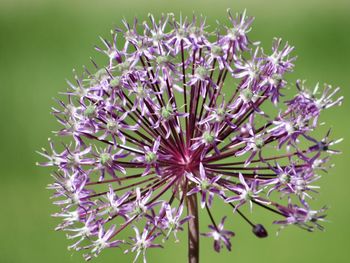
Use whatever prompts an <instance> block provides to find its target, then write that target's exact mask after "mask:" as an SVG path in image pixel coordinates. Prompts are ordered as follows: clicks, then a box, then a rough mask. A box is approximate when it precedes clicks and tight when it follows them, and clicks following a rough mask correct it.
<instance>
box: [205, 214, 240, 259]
mask: <svg viewBox="0 0 350 263" xmlns="http://www.w3.org/2000/svg"><path fill="white" fill-rule="evenodd" d="M225 220H226V216H225V217H223V218H222V219H221V222H220V224H219V225H217V226H216V225H209V229H210V232H208V233H205V234H202V235H203V236H206V237H211V238H213V239H214V250H215V251H216V252H220V250H221V248H222V246H223V245H224V246H225V247H226V248H227V250H228V251H231V242H230V238H231V237H233V236H234V235H235V233H233V232H232V231H228V230H224V223H225Z"/></svg>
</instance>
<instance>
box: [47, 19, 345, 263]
mask: <svg viewBox="0 0 350 263" xmlns="http://www.w3.org/2000/svg"><path fill="white" fill-rule="evenodd" d="M228 18H229V21H228V23H227V25H225V26H219V27H218V28H217V29H216V30H214V31H213V32H209V29H208V27H207V25H206V24H205V19H204V18H203V17H200V18H197V17H193V19H187V18H185V19H182V18H180V20H179V21H178V20H175V18H174V15H172V14H168V15H163V16H162V17H161V18H160V20H159V21H156V20H155V18H154V17H153V16H152V15H149V19H150V22H143V23H142V24H141V25H140V24H139V23H138V22H137V20H136V19H135V21H134V23H133V24H128V23H127V22H126V21H123V23H124V25H125V29H124V30H123V29H119V28H118V29H116V30H114V31H113V32H112V36H113V40H112V42H109V41H107V40H105V39H103V38H101V40H102V43H103V45H104V46H103V47H102V48H100V47H96V49H97V51H99V52H101V53H103V54H105V55H106V56H107V62H106V65H104V66H102V67H100V66H98V65H97V64H96V63H95V62H94V61H93V67H94V69H88V68H85V71H84V73H83V74H82V75H81V76H78V75H77V74H75V82H74V83H72V82H68V84H69V89H68V91H67V92H65V93H64V94H65V95H66V96H67V99H66V100H58V104H59V107H58V108H53V114H54V115H55V117H56V118H57V120H58V121H59V123H60V124H61V125H62V128H61V129H60V130H59V131H57V132H56V135H58V136H59V137H68V138H71V140H70V141H69V139H68V142H67V140H66V139H65V140H64V141H63V143H62V144H60V145H57V144H54V143H53V142H52V141H51V140H50V141H49V144H50V147H51V150H49V151H47V150H45V149H43V150H42V151H41V152H40V154H41V155H42V156H44V157H46V158H47V161H46V162H42V163H40V165H43V166H51V167H54V169H55V170H54V172H53V174H52V176H53V178H54V180H55V182H54V183H52V184H50V185H49V186H48V188H49V189H52V190H54V194H53V198H54V200H55V201H54V204H56V205H58V206H59V211H58V212H57V213H55V214H54V216H55V217H59V218H61V219H62V222H61V223H60V224H59V225H58V226H57V230H61V231H64V232H66V233H67V237H68V239H72V240H74V241H73V242H72V244H71V245H70V246H69V249H74V250H84V251H86V252H85V254H84V257H85V259H87V260H89V259H91V258H93V257H96V256H97V255H98V254H100V253H101V252H102V251H103V250H104V249H107V248H115V247H119V248H123V249H124V251H125V253H128V252H134V253H135V261H136V260H137V259H138V258H140V257H143V260H144V262H146V257H145V253H146V251H147V249H149V248H156V247H162V246H161V245H160V244H161V243H162V242H164V241H166V240H168V239H172V238H174V239H175V241H178V240H179V239H178V237H177V233H178V232H179V231H182V230H183V228H184V226H185V224H186V225H188V226H189V239H190V240H189V249H190V257H192V258H195V259H196V258H197V259H198V243H199V237H200V236H203V237H209V238H213V240H214V249H215V250H216V251H217V252H219V251H220V250H221V249H222V248H223V247H226V248H227V249H228V250H231V238H232V237H233V236H234V232H232V231H231V230H227V229H225V227H224V223H225V220H226V222H227V221H228V220H229V218H230V217H228V216H227V215H222V216H221V217H220V218H219V216H220V215H217V214H214V213H212V210H211V209H212V205H213V199H214V198H217V199H219V200H221V201H222V205H223V206H224V205H225V206H227V207H228V213H229V214H231V216H232V214H233V215H240V216H241V217H242V219H243V220H245V221H247V222H248V223H249V224H250V225H251V227H252V233H253V234H255V235H256V236H257V237H266V236H267V231H266V229H265V227H264V226H263V225H261V224H258V223H254V222H252V221H251V220H250V219H248V216H247V215H244V214H243V213H242V211H241V207H243V206H248V207H249V209H250V210H251V211H253V210H254V206H260V207H263V208H266V211H268V212H272V213H274V214H275V215H276V221H274V223H275V224H279V225H281V226H282V227H284V226H287V225H297V226H300V227H301V228H304V229H307V230H309V231H312V230H314V229H315V228H320V229H322V226H321V225H320V221H323V220H324V217H325V214H324V212H325V208H321V209H319V210H313V209H312V208H311V207H310V204H309V203H310V202H309V200H310V199H312V198H313V195H314V194H315V193H316V192H317V188H318V187H317V186H315V185H314V184H315V183H316V181H317V180H318V179H319V178H320V176H321V174H322V170H325V169H327V168H328V166H329V165H327V162H328V160H329V155H330V154H333V153H338V152H337V151H336V150H334V149H333V145H334V144H336V143H338V142H339V141H340V140H335V141H333V140H330V139H329V132H328V133H327V134H326V136H325V137H324V138H321V139H316V138H314V136H313V135H312V133H313V131H314V130H315V129H317V128H318V126H319V116H320V113H321V111H323V110H325V109H328V108H330V107H332V106H335V105H340V104H341V102H342V97H340V98H339V97H335V96H336V93H337V91H338V88H337V89H332V88H331V86H329V85H325V87H324V89H322V90H321V89H320V88H319V85H318V84H317V85H316V88H315V89H313V90H311V91H310V90H309V89H308V88H307V87H306V85H305V83H304V82H303V81H297V84H296V89H295V92H296V95H295V96H294V97H293V98H289V99H283V102H281V96H282V93H283V90H284V89H285V88H286V86H287V81H286V80H285V74H286V73H288V72H292V71H293V61H294V60H295V57H293V56H292V55H291V53H292V51H293V49H294V48H293V47H292V46H290V45H289V44H288V43H285V44H283V42H282V40H281V39H275V40H274V41H273V45H272V51H271V52H265V51H264V50H263V49H262V48H261V47H259V44H258V43H256V42H251V41H250V40H249V39H248V36H247V34H248V32H249V31H250V30H251V24H252V21H253V18H250V17H247V16H246V14H245V12H244V13H243V14H241V15H237V16H232V15H231V13H230V12H228ZM224 83H225V84H224ZM197 197H198V198H199V201H198V203H199V204H198V205H197ZM184 208H187V213H184V211H186V210H185V209H184ZM200 209H203V213H204V214H207V215H208V217H209V219H210V221H211V222H212V224H211V225H210V226H209V232H206V231H200V230H198V221H199V212H198V210H200ZM218 218H219V219H218ZM217 220H219V221H220V223H219V224H217ZM131 228H132V229H134V231H132V232H135V236H133V237H130V239H125V238H123V234H120V233H121V232H123V231H124V230H125V229H131ZM200 232H202V233H201V235H199V233H200ZM191 262H196V261H191Z"/></svg>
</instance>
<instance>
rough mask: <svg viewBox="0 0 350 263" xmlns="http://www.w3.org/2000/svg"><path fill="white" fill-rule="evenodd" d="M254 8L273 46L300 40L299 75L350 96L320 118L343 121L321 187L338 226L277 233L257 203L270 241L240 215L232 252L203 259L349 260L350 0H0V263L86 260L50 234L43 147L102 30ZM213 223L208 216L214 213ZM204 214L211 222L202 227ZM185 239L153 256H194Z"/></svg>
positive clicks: (107, 255) (116, 257)
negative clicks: (58, 103) (54, 109)
mask: <svg viewBox="0 0 350 263" xmlns="http://www.w3.org/2000/svg"><path fill="white" fill-rule="evenodd" d="M228 7H230V8H231V9H232V10H233V11H234V12H236V11H239V12H240V11H243V10H244V8H247V10H248V14H249V15H251V16H255V17H256V20H255V22H254V24H253V31H252V32H251V34H250V36H251V39H253V40H260V41H262V46H263V47H265V49H269V47H270V45H271V41H272V38H273V37H275V36H276V37H282V38H283V39H284V40H288V41H289V42H290V43H291V44H292V45H294V46H296V51H295V54H297V55H298V60H297V62H296V71H295V73H294V74H292V75H290V76H289V79H290V80H292V81H294V80H296V79H297V78H305V79H307V80H308V83H309V84H310V85H313V84H314V83H316V82H317V81H320V82H321V83H322V82H327V83H331V84H333V85H334V86H341V87H342V88H343V89H342V95H344V96H345V97H346V98H345V102H344V105H343V106H342V107H341V108H333V109H331V110H329V111H328V112H327V113H325V114H324V115H323V120H324V121H326V122H327V124H328V125H330V126H332V127H334V132H333V136H334V137H335V138H339V137H345V141H344V142H343V143H342V144H341V145H339V147H338V148H339V149H340V150H342V151H343V155H341V156H334V157H333V163H335V165H336V166H335V168H334V169H332V170H331V171H330V173H329V174H328V175H325V176H323V178H322V180H321V188H322V189H321V192H322V194H321V195H320V196H319V197H318V200H317V201H316V204H317V206H316V207H320V206H321V205H323V204H325V203H326V204H328V205H329V206H330V207H331V209H330V211H329V217H328V219H329V220H330V223H326V224H325V225H326V231H325V232H324V233H321V232H315V233H307V232H305V231H302V230H300V229H297V228H295V227H290V228H288V229H286V230H284V231H283V232H282V233H281V235H280V236H278V237H276V235H275V234H274V233H275V231H276V230H277V228H276V227H275V226H272V225H270V224H269V223H268V222H271V218H270V217H269V216H266V215H265V214H266V211H262V210H259V209H256V210H254V214H253V215H252V217H253V218H254V220H256V221H259V222H262V223H264V224H265V225H266V226H267V227H268V229H269V230H270V237H269V238H268V239H264V240H259V239H257V238H256V237H255V236H253V235H252V234H251V232H250V228H249V226H247V225H246V224H244V223H243V222H242V220H240V219H239V218H238V217H234V219H233V220H231V221H230V226H232V227H233V229H234V231H235V232H236V237H235V238H233V240H232V242H233V251H232V252H231V253H229V252H226V251H224V252H223V253H221V254H217V253H215V252H214V251H213V250H212V242H211V241H209V240H203V242H202V243H201V262H202V263H209V262H213V260H216V261H217V262H270V263H274V262H284V263H287V262H294V263H295V262H340V263H341V262H349V258H350V250H349V243H350V242H349V239H350V225H349V222H350V220H349V219H350V208H349V199H348V198H349V193H350V192H349V185H350V174H349V166H348V167H347V166H346V164H348V165H349V163H347V162H349V161H350V160H349V151H348V149H349V146H350V145H349V140H348V138H347V137H348V136H347V135H348V134H349V129H350V125H349V123H348V122H349V116H350V115H349V114H350V106H349V100H350V89H349V88H350V1H349V0H343V1H342V0H333V1H328V0H308V1H305V0H304V1H303V0H288V1H285V0H274V1H273V0H264V1H258V0H245V1H243V0H236V1H224V0H216V1H208V0H202V1H193V0H177V1H165V0H163V1H155V0H148V1H141V0H131V1H112V0H109V1H108V0H98V1H97V0H96V1H86V0H77V1H72V0H64V1H59V0H56V1H49V0H27V1H25V0H0V86H1V94H0V102H1V103H0V107H1V110H0V114H1V129H0V138H1V145H0V154H1V157H0V162H1V180H0V187H1V191H0V200H1V210H0V262H1V263H32V262H36V263H40V262H52V263H54V262H83V259H82V257H81V253H73V252H70V251H67V250H66V246H67V245H68V241H67V240H66V238H65V236H64V234H63V233H56V232H54V231H53V228H54V226H55V225H56V223H57V220H55V219H52V218H51V217H50V214H51V213H53V212H54V211H55V209H56V208H55V207H54V206H53V205H52V204H51V202H50V201H49V196H50V193H49V192H48V191H47V190H45V186H46V185H47V184H48V183H49V182H51V178H50V176H48V174H49V170H48V169H43V168H38V167H36V166H35V165H34V164H35V162H36V161H37V160H39V159H40V157H39V156H38V155H37V154H35V152H34V151H35V150H39V149H40V148H41V147H42V146H45V147H46V146H47V137H49V136H51V131H52V130H55V129H57V127H58V124H56V121H55V119H54V117H53V116H51V115H50V107H51V106H52V105H54V101H53V100H52V98H53V97H57V96H58V92H59V91H63V90H65V89H66V84H65V78H71V76H72V74H71V70H72V69H73V68H77V69H81V65H83V64H89V57H94V56H97V53H96V52H95V51H94V50H93V45H95V44H100V43H99V40H98V36H99V35H102V36H105V37H109V30H110V29H111V28H113V27H114V26H115V25H119V26H120V25H121V19H122V18H123V17H125V18H127V19H128V20H131V19H132V18H133V16H135V15H136V16H137V17H139V19H140V20H141V19H144V18H146V16H147V14H148V13H149V12H152V13H154V14H155V15H158V14H160V13H162V12H173V13H174V14H175V15H178V14H179V13H180V12H182V14H184V15H191V14H192V12H193V11H195V12H196V13H197V14H199V13H203V14H204V15H205V16H207V18H208V23H209V24H211V25H213V26H215V20H216V19H219V20H220V21H225V19H226V9H227V8H228ZM205 220H206V219H205ZM207 223H208V222H207V221H202V222H201V224H202V225H203V226H206V225H207ZM181 238H182V242H181V243H179V244H175V243H173V242H172V241H169V242H167V243H166V248H165V249H163V250H155V251H150V253H149V255H148V259H149V262H151V263H153V262H169V263H170V262H186V255H187V251H186V236H185V234H183V235H182V236H181ZM132 257H133V255H123V253H122V251H119V250H110V251H106V252H104V253H102V255H101V256H100V257H99V258H97V259H96V260H95V261H94V262H104V263H108V262H131V261H132Z"/></svg>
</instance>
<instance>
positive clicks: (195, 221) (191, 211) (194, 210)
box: [186, 194, 199, 263]
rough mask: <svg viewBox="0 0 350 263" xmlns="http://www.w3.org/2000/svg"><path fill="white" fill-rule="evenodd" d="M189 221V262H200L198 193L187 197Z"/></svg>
mask: <svg viewBox="0 0 350 263" xmlns="http://www.w3.org/2000/svg"><path fill="white" fill-rule="evenodd" d="M186 201H187V202H186V203H187V214H188V216H190V217H191V219H190V220H189V221H188V263H199V217H198V202H197V195H196V194H194V195H191V196H188V197H187V198H186Z"/></svg>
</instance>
